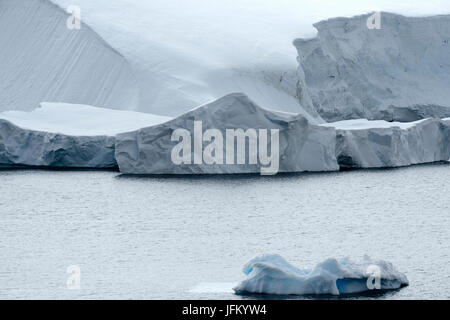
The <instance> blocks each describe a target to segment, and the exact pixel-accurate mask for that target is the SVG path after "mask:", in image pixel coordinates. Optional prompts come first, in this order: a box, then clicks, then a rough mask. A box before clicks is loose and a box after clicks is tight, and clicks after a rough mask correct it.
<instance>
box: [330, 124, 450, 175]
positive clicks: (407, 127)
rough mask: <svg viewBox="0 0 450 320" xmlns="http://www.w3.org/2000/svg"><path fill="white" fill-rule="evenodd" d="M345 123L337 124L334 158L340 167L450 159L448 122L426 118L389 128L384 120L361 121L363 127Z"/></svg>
mask: <svg viewBox="0 0 450 320" xmlns="http://www.w3.org/2000/svg"><path fill="white" fill-rule="evenodd" d="M345 122H347V121H343V122H341V123H338V125H337V126H336V128H337V146H336V157H337V159H338V162H339V165H340V166H341V167H343V168H382V167H400V166H408V165H412V164H420V163H431V162H438V161H447V160H448V159H449V158H450V152H449V147H450V135H449V122H448V121H444V120H438V119H427V120H423V121H417V122H414V123H408V124H406V123H405V124H403V125H401V126H396V125H395V124H391V126H390V127H383V126H382V124H383V121H381V123H380V122H379V121H375V122H376V124H374V125H370V124H367V122H366V121H363V125H362V126H365V128H362V126H361V127H360V128H352V129H349V128H348V127H347V128H346V126H345V125H344V124H343V123H345ZM348 122H352V121H348ZM353 122H354V121H353ZM370 122H371V121H370ZM370 122H368V123H370ZM377 123H378V125H377ZM329 125H332V124H329ZM353 126H354V127H355V124H353ZM339 127H341V128H344V129H338V128H339Z"/></svg>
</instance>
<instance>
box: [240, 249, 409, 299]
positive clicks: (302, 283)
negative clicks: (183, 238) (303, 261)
mask: <svg viewBox="0 0 450 320" xmlns="http://www.w3.org/2000/svg"><path fill="white" fill-rule="evenodd" d="M243 271H244V273H245V275H246V276H247V278H246V279H245V280H244V281H242V282H241V283H240V284H239V285H237V286H236V287H235V288H234V290H235V292H236V293H238V294H246V293H257V294H276V295H318V294H330V295H342V294H360V293H365V292H368V291H371V290H377V289H379V290H393V289H399V288H401V287H403V286H407V285H408V284H409V283H408V279H407V277H406V275H405V274H403V273H401V272H399V271H397V270H396V269H395V268H394V266H393V265H392V264H391V263H389V262H386V261H382V260H380V261H373V260H371V259H370V258H368V257H364V259H363V261H362V262H359V263H355V262H352V261H351V260H349V259H339V260H337V259H333V258H331V259H328V260H325V261H324V262H322V263H319V264H318V265H317V266H315V267H314V268H313V269H299V268H297V267H294V266H293V265H291V264H289V263H288V262H287V261H286V260H285V259H284V258H283V257H281V256H279V255H262V256H259V257H256V258H254V259H252V260H251V261H249V262H248V263H247V264H246V265H245V266H244V269H243ZM378 281H379V282H378Z"/></svg>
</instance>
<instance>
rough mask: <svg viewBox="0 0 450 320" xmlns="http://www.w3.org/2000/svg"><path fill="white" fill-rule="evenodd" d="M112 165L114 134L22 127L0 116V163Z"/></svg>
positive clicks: (7, 164)
mask: <svg viewBox="0 0 450 320" xmlns="http://www.w3.org/2000/svg"><path fill="white" fill-rule="evenodd" d="M16 165H26V166H45V167H75V168H109V167H115V166H116V161H115V158H114V137H107V136H95V137H92V136H84V137H83V136H78V137H75V136H68V135H64V134H58V133H49V132H41V131H33V130H28V129H22V128H19V127H17V126H15V125H14V124H12V123H11V122H9V121H7V120H3V119H0V166H3V167H4V166H16Z"/></svg>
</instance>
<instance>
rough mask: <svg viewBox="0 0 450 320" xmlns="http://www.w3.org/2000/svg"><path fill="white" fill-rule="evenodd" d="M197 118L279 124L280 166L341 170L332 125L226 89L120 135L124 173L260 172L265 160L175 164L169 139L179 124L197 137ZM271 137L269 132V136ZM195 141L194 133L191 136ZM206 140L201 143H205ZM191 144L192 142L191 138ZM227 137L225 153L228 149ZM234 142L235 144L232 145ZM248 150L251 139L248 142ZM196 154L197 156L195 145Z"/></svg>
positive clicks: (213, 125)
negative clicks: (185, 110) (187, 109)
mask: <svg viewBox="0 0 450 320" xmlns="http://www.w3.org/2000/svg"><path fill="white" fill-rule="evenodd" d="M194 121H202V126H203V130H207V129H218V130H219V131H220V132H221V133H223V136H225V134H224V132H225V130H226V129H234V130H236V129H243V130H247V129H260V128H262V129H268V130H270V129H278V130H279V171H280V172H302V171H334V170H338V169H339V167H338V165H337V161H336V157H335V145H336V133H335V130H334V128H326V127H321V126H316V125H312V124H310V123H309V122H308V120H307V119H306V118H304V117H302V116H301V115H296V114H288V113H280V112H272V111H267V110H265V109H262V108H260V107H259V106H257V105H256V104H255V103H254V102H253V101H251V100H250V99H249V98H248V97H247V96H246V95H244V94H240V93H235V94H230V95H227V96H225V97H223V98H221V99H218V100H216V101H214V102H212V103H210V104H206V105H204V106H201V107H198V108H196V109H194V110H192V111H190V112H188V113H186V114H184V115H181V116H179V117H177V118H175V119H174V120H171V121H168V122H166V123H163V124H159V125H155V126H152V127H148V128H143V129H140V130H137V131H134V132H128V133H122V134H118V135H117V136H116V159H117V163H118V165H119V168H120V171H121V172H122V173H125V174H222V173H225V174H227V173H259V172H261V171H262V170H261V163H257V164H249V161H247V162H246V163H245V164H216V163H215V164H205V163H200V164H186V163H183V164H175V163H174V162H172V158H171V153H172V150H173V148H174V147H175V146H176V145H177V144H178V142H174V141H172V140H171V137H172V133H173V132H174V131H175V130H177V129H185V130H187V131H188V132H189V133H190V135H191V137H194V135H195V132H194ZM268 140H269V141H270V138H268ZM192 141H193V138H192ZM202 143H203V147H205V145H207V143H204V142H202ZM189 145H192V142H190V143H189ZM225 146H226V143H225V142H224V143H223V149H222V150H223V152H222V153H223V154H224V155H225V154H226V150H224V149H225ZM233 147H234V146H233ZM246 148H247V149H246V154H247V155H248V154H249V153H248V148H249V146H248V144H247V145H246ZM191 152H192V156H191V159H192V158H195V155H194V152H195V150H194V148H193V147H191V150H190V151H189V153H191Z"/></svg>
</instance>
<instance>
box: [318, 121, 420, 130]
mask: <svg viewBox="0 0 450 320" xmlns="http://www.w3.org/2000/svg"><path fill="white" fill-rule="evenodd" d="M425 120H426V119H422V120H417V121H414V122H396V121H393V122H388V121H385V120H367V119H353V120H342V121H336V122H329V123H323V124H321V126H324V127H333V128H336V129H341V130H361V129H374V128H393V127H397V128H400V129H408V128H411V127H413V126H415V125H417V124H419V123H421V122H423V121H425Z"/></svg>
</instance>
